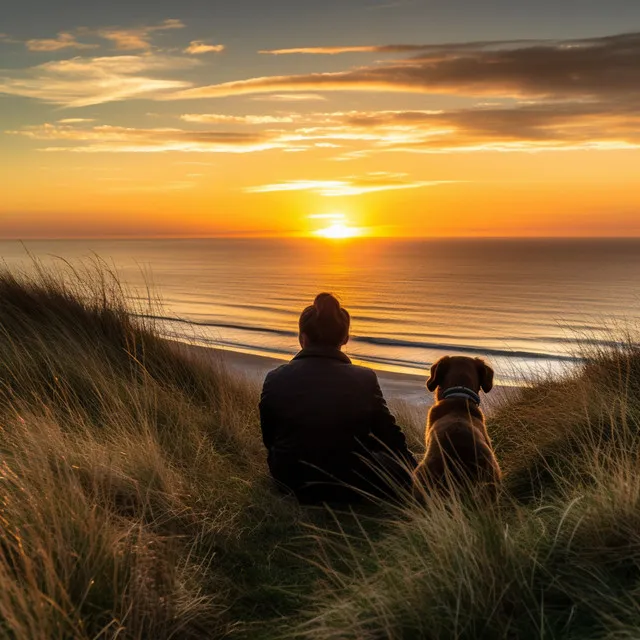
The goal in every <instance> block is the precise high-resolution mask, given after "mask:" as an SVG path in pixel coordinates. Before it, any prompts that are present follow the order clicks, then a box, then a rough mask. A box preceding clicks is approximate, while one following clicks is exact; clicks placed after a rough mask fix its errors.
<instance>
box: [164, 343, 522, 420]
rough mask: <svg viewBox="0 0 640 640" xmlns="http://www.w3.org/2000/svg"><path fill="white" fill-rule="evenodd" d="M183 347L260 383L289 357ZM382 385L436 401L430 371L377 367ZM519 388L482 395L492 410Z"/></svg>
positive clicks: (392, 393) (388, 393)
mask: <svg viewBox="0 0 640 640" xmlns="http://www.w3.org/2000/svg"><path fill="white" fill-rule="evenodd" d="M175 344H176V346H177V347H178V348H180V349H184V350H186V352H187V353H188V354H189V355H190V356H191V357H196V358H198V359H202V360H205V361H209V362H211V363H212V364H215V365H216V366H222V367H224V368H225V369H227V370H229V371H230V372H232V373H235V374H238V375H241V376H244V377H246V378H247V379H249V380H252V381H255V382H256V383H258V384H261V383H262V381H263V380H264V377H265V376H266V375H267V373H268V372H269V371H271V370H272V369H275V368H276V367H279V366H281V365H283V364H285V363H286V362H287V361H286V360H281V359H279V358H271V357H268V356H261V355H255V354H250V353H241V352H238V351H230V350H227V349H216V348H213V347H201V346H197V345H190V344H184V343H175ZM376 373H377V375H378V380H379V381H380V387H381V388H382V391H383V393H384V395H385V398H386V399H387V400H389V401H391V402H397V401H401V402H406V403H408V404H410V405H413V406H415V407H424V408H425V409H426V408H427V407H429V406H430V405H431V404H432V403H433V394H432V393H430V392H429V391H427V389H426V387H425V383H426V380H427V377H428V372H427V371H425V374H424V376H416V375H409V374H404V373H395V372H392V371H384V370H378V369H377V370H376ZM515 391H516V387H507V386H501V385H496V386H495V387H494V388H493V391H491V393H490V394H488V395H484V394H483V405H484V406H485V408H486V409H491V408H492V407H495V406H496V405H497V404H499V403H501V402H503V401H504V400H505V399H506V398H508V397H509V396H511V395H513V393H514V392H515Z"/></svg>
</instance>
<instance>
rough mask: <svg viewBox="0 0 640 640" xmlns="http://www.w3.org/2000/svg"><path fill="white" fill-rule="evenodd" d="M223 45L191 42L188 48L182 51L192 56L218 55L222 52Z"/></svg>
mask: <svg viewBox="0 0 640 640" xmlns="http://www.w3.org/2000/svg"><path fill="white" fill-rule="evenodd" d="M224 48H225V47H224V45H223V44H207V43H206V42H202V41H200V40H192V41H191V43H190V44H189V46H188V47H187V48H186V49H185V50H184V53H188V54H189V55H192V56H199V55H202V54H204V53H220V52H222V51H224Z"/></svg>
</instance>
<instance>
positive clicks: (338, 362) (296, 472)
mask: <svg viewBox="0 0 640 640" xmlns="http://www.w3.org/2000/svg"><path fill="white" fill-rule="evenodd" d="M260 421H261V426H262V437H263V440H264V444H265V446H266V448H267V449H268V451H269V458H268V460H269V467H270V469H271V472H272V475H273V476H274V477H275V478H276V479H277V480H280V481H281V482H283V483H284V484H287V485H289V486H291V488H293V489H294V490H295V486H292V485H296V484H300V483H302V482H304V481H305V480H310V481H312V480H313V479H314V478H313V473H311V472H310V471H309V472H308V473H307V472H306V471H305V469H308V470H310V469H311V467H317V468H320V469H322V470H325V471H326V472H327V473H328V474H330V475H331V476H332V477H336V478H339V479H341V480H345V481H349V480H350V472H351V471H352V469H353V468H354V467H355V466H356V465H357V459H358V458H359V457H360V456H362V455H367V454H368V452H372V451H389V450H390V451H391V452H393V453H394V454H396V455H398V456H399V457H401V458H404V459H406V460H407V462H408V464H409V465H410V466H413V465H414V464H415V461H414V460H413V456H412V455H411V453H410V452H409V449H408V448H407V442H406V439H405V436H404V434H403V433H402V431H401V429H400V427H398V425H397V424H396V421H395V418H394V417H393V415H392V414H391V412H390V411H389V409H388V408H387V404H386V402H385V400H384V397H383V395H382V391H381V390H380V385H379V384H378V378H377V376H376V374H375V372H374V371H372V370H371V369H367V368H366V367H359V366H356V365H353V364H351V360H349V358H348V357H347V356H346V355H345V354H344V353H342V351H340V350H339V349H334V348H325V347H310V348H306V349H303V350H302V351H301V352H300V353H298V355H296V356H295V357H294V358H293V360H291V362H289V363H288V364H285V365H282V366H281V367H278V368H277V369H275V370H274V371H271V372H270V373H269V374H268V375H267V377H266V379H265V382H264V387H263V390H262V398H261V400H260ZM299 463H303V465H302V467H301V466H300V464H299Z"/></svg>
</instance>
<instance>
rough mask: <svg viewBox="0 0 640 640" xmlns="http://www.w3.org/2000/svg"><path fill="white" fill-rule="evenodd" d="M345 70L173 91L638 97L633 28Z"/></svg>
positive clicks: (638, 48)
mask: <svg viewBox="0 0 640 640" xmlns="http://www.w3.org/2000/svg"><path fill="white" fill-rule="evenodd" d="M418 49H419V54H418V55H416V56H413V57H410V58H406V59H403V60H395V61H393V62H390V63H389V64H382V65H375V66H365V67H358V68H354V69H350V70H347V71H339V72H330V73H311V74H300V75H284V76H265V77H257V78H249V79H246V80H239V81H233V82H225V83H221V84H216V85H209V86H205V87H197V88H193V89H189V90H186V91H181V92H177V93H176V94H175V95H174V96H172V97H173V98H177V99H190V98H214V97H224V96H234V95H250V94H260V93H270V92H280V93H281V92H309V91H313V92H316V91H392V92H404V93H434V94H436V93H443V94H455V95H466V96H500V97H508V96H510V97H516V98H523V97H529V98H531V97H534V98H553V99H559V98H582V99H584V98H587V99H592V98H594V97H604V96H606V97H611V96H628V95H631V94H633V95H635V96H638V94H639V92H640V90H639V89H638V87H640V65H638V59H639V57H640V33H631V34H623V35H618V36H610V37H604V38H591V39H585V40H567V41H562V42H548V43H537V44H508V43H504V42H496V43H461V44H453V45H449V47H448V48H447V46H445V45H437V46H435V47H431V48H427V47H423V46H420V47H418Z"/></svg>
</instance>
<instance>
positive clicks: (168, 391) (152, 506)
mask: <svg viewBox="0 0 640 640" xmlns="http://www.w3.org/2000/svg"><path fill="white" fill-rule="evenodd" d="M132 311H139V310H136V309H132V308H131V305H130V302H129V299H128V298H127V297H126V295H125V292H124V291H123V289H122V287H121V286H120V284H119V283H118V281H117V280H116V279H115V278H114V277H113V276H112V275H111V274H109V273H105V272H104V271H101V270H100V268H96V269H94V270H88V271H80V270H75V271H72V270H69V271H66V272H48V271H46V270H42V269H41V270H39V271H38V272H37V273H36V274H35V275H31V276H26V275H21V274H17V273H11V272H8V271H6V270H5V271H3V272H0V334H1V336H2V339H0V451H1V454H2V460H1V462H0V584H1V585H2V589H0V635H1V636H2V637H7V638H29V639H35V640H40V639H41V640H50V639H60V640H62V639H69V638H72V639H73V640H89V639H90V638H101V637H103V638H116V637H118V638H131V639H134V638H135V639H138V638H156V639H159V640H163V639H166V640H168V639H169V638H180V639H182V638H185V639H190V638H201V637H208V638H228V637H236V638H247V639H251V640H255V639H257V640H260V639H267V638H274V639H275V638H286V637H289V638H291V637H296V638H302V639H307V640H330V639H338V638H340V639H341V640H342V639H353V640H360V639H362V638H440V639H443V640H446V639H449V638H451V639H453V638H478V637H489V638H495V639H501V640H511V639H512V638H529V637H536V638H539V637H543V636H544V637H550V638H551V637H553V638H576V637H581V638H594V639H595V638H601V637H604V635H607V637H609V636H610V635H611V634H609V633H608V630H615V632H616V633H617V634H618V635H617V637H629V638H633V637H638V636H639V635H640V625H639V624H638V620H639V619H640V615H639V613H640V610H639V607H638V602H637V598H634V597H632V596H633V594H635V593H636V592H637V589H638V586H639V585H640V557H639V556H638V551H637V550H638V549H640V533H639V532H640V475H639V474H638V473H637V469H638V467H639V466H640V347H638V345H637V343H636V342H635V341H633V340H631V339H630V340H628V341H627V342H626V343H621V342H616V344H621V346H619V347H617V348H615V349H604V350H603V349H600V348H599V347H596V348H594V349H592V350H591V351H590V352H587V353H585V354H584V358H583V364H581V365H580V367H579V368H577V369H575V370H573V371H572V372H571V374H570V375H567V376H565V377H563V378H548V379H542V380H538V381H535V382H532V383H530V384H528V385H526V386H523V387H522V388H520V389H516V390H515V391H514V392H513V394H512V396H511V397H510V398H508V399H506V400H505V402H503V403H501V404H500V405H499V406H496V407H495V409H494V410H493V411H492V412H491V414H490V416H489V420H488V429H489V432H490V434H491V437H492V440H493V442H494V444H495V447H496V453H497V457H498V459H499V461H500V464H501V466H502V468H503V470H504V487H503V490H502V492H501V496H500V501H499V504H498V505H496V506H490V505H486V504H484V503H482V502H481V501H478V502H476V501H471V502H467V501H464V500H461V499H459V498H458V497H456V496H451V497H450V498H447V499H446V500H444V499H442V498H440V497H438V496H429V497H427V500H426V504H416V503H415V502H413V501H412V500H411V497H410V496H407V497H406V500H405V501H404V502H402V503H401V504H386V503H372V504H369V505H366V506H363V507H362V508H361V509H358V510H351V511H348V512H345V511H341V510H340V509H336V508H335V507H334V508H322V507H319V508H302V507H300V506H299V505H298V504H296V502H295V501H294V500H292V499H291V498H289V497H286V496H283V495H281V494H279V493H278V492H277V491H275V490H274V487H273V485H272V484H271V482H270V481H269V478H268V474H267V469H266V465H265V455H264V448H263V446H262V442H261V440H260V429H259V421H258V415H257V410H256V407H257V402H258V396H259V386H260V385H259V383H260V377H261V375H263V373H264V371H265V370H266V368H269V367H271V366H272V365H273V364H275V363H273V362H268V361H261V362H257V361H256V360H255V359H251V360H247V357H246V356H239V355H237V354H233V355H229V354H228V353H224V354H220V353H219V352H214V351H211V350H203V349H201V348H197V347H189V348H186V347H183V346H177V345H176V344H175V343H173V344H172V343H170V342H168V341H167V340H165V339H164V338H163V337H162V336H161V335H160V334H158V333H157V332H156V330H155V329H154V327H153V325H152V324H150V323H147V322H145V321H143V320H142V319H141V318H140V317H136V316H134V315H132ZM252 370H253V373H251V371H252ZM239 372H243V373H242V374H240V373H239ZM381 379H382V380H383V384H384V386H385V390H386V391H387V393H388V394H389V396H390V399H391V400H392V401H393V402H396V401H397V399H398V398H399V397H400V396H402V395H403V394H404V392H400V393H399V394H398V395H394V391H393V384H396V386H399V387H402V385H409V386H412V385H419V386H420V393H423V391H422V388H421V387H422V380H420V379H419V380H415V381H414V380H412V381H409V382H406V381H403V380H401V379H397V380H396V381H395V382H393V381H392V378H391V377H387V374H381ZM407 388H408V387H407ZM490 395H491V394H490ZM401 418H402V424H403V426H405V428H406V430H407V433H408V434H409V435H410V439H411V443H412V446H413V447H414V448H415V450H416V452H418V453H419V452H420V446H421V445H420V441H421V437H420V435H421V431H422V429H423V420H424V412H423V411H422V409H419V410H417V411H415V412H412V411H408V412H404V413H402V415H401Z"/></svg>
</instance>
